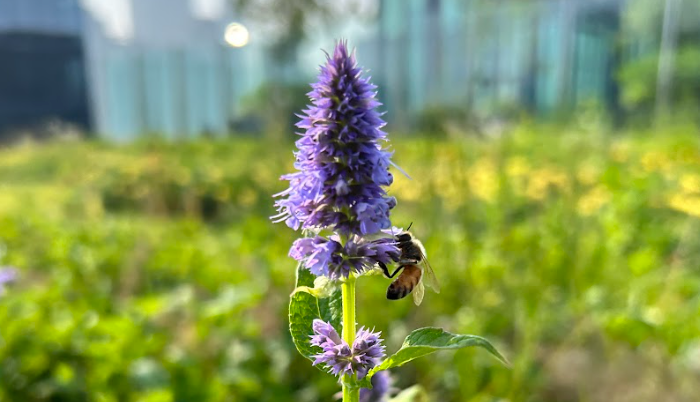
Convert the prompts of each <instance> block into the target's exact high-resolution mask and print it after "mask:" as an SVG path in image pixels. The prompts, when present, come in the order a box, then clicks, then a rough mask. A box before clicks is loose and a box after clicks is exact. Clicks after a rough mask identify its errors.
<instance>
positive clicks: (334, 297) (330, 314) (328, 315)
mask: <svg viewBox="0 0 700 402" xmlns="http://www.w3.org/2000/svg"><path fill="white" fill-rule="evenodd" d="M318 309H319V310H320V312H321V319H322V320H323V321H325V322H329V323H331V325H333V328H335V330H336V331H338V333H339V334H340V333H342V332H343V292H342V291H341V290H340V289H335V291H333V293H331V295H330V296H328V297H326V298H324V299H318Z"/></svg>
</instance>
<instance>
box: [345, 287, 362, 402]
mask: <svg viewBox="0 0 700 402" xmlns="http://www.w3.org/2000/svg"><path fill="white" fill-rule="evenodd" d="M343 339H344V340H345V342H347V343H348V345H350V347H352V344H353V342H355V277H354V276H353V274H352V273H351V274H350V276H349V277H348V279H347V280H346V281H345V282H343ZM359 400H360V388H359V387H358V386H357V378H356V376H355V375H354V374H353V375H349V374H348V375H345V376H344V377H343V402H358V401H359Z"/></svg>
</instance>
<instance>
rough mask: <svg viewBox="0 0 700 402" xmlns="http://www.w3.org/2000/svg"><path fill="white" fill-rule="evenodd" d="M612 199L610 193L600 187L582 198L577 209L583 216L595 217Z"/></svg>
mask: <svg viewBox="0 0 700 402" xmlns="http://www.w3.org/2000/svg"><path fill="white" fill-rule="evenodd" d="M610 197H611V196H610V191H609V190H608V189H607V188H605V187H603V186H600V185H599V186H596V187H594V188H593V189H591V190H590V191H589V192H587V193H586V194H584V195H583V196H581V198H579V200H578V203H577V204H576V208H577V210H578V212H579V213H580V214H581V215H585V216H589V215H593V214H594V213H596V212H598V210H599V209H600V208H601V207H603V206H604V205H605V204H607V203H608V202H609V201H610Z"/></svg>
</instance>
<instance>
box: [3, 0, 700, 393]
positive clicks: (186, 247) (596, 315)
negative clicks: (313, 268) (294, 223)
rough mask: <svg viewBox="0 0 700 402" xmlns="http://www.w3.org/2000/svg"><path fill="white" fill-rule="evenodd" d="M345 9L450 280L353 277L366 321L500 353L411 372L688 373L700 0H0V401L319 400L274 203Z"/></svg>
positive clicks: (401, 206) (435, 381)
mask: <svg viewBox="0 0 700 402" xmlns="http://www.w3.org/2000/svg"><path fill="white" fill-rule="evenodd" d="M106 4H110V5H111V6H106ZM51 7H56V8H51ZM120 10H121V11H120ZM124 10H127V11H124ZM125 16H126V17H125ZM232 23H233V24H235V25H232ZM241 27H243V29H244V30H245V31H243V30H242V29H241ZM180 31H182V32H180ZM244 33H245V35H244ZM246 35H248V36H246ZM340 36H344V37H347V38H348V39H349V41H350V44H351V45H356V46H357V48H358V50H357V57H358V60H359V62H360V64H362V65H365V66H367V67H368V68H371V70H372V71H371V75H373V76H374V78H373V81H374V82H375V84H378V85H379V98H380V99H381V100H382V101H383V102H384V103H385V106H384V108H385V109H384V110H386V111H387V114H386V115H385V118H386V120H387V121H388V122H389V124H388V126H387V127H386V129H387V131H388V132H389V133H390V135H389V138H390V141H391V142H390V143H391V147H392V148H393V150H394V151H395V153H394V161H395V162H396V163H397V164H398V165H400V166H401V167H402V168H403V169H404V170H406V171H407V172H408V173H409V174H410V176H411V178H412V179H408V178H406V177H405V176H403V175H401V174H399V173H398V172H394V173H395V174H394V177H395V181H394V184H393V185H392V186H391V187H390V188H389V193H390V195H393V196H395V197H396V198H397V200H398V206H397V207H396V208H395V209H394V210H393V214H392V220H393V223H394V224H395V225H396V226H400V227H406V226H408V224H409V223H411V222H413V227H412V229H413V232H414V233H415V234H416V235H417V236H419V238H421V239H422V240H423V242H424V244H425V246H426V249H427V250H428V253H429V257H430V261H431V265H432V266H433V268H434V269H435V271H436V275H437V276H438V278H439V280H440V282H441V285H442V292H441V293H440V294H439V295H438V294H434V293H431V292H427V293H426V297H425V300H424V302H423V304H422V305H421V306H419V307H416V306H414V305H413V303H412V302H411V301H410V299H405V300H403V301H398V302H394V301H387V300H386V299H385V292H386V287H387V286H388V284H389V281H388V280H385V279H383V278H381V277H379V276H376V277H370V278H368V279H363V280H361V281H360V282H359V284H358V285H359V290H358V314H359V317H358V321H359V322H360V323H361V324H363V325H369V326H371V327H375V328H376V329H377V330H381V331H382V333H383V334H384V337H385V339H386V342H387V349H388V351H393V350H396V349H398V347H399V346H400V343H401V342H402V340H403V339H404V337H405V336H406V335H407V334H408V333H409V332H410V330H411V329H413V328H416V327H421V326H442V327H444V328H445V329H447V330H449V331H452V332H456V333H473V334H479V335H483V336H485V337H486V338H488V339H489V340H491V341H492V342H493V343H494V344H495V345H496V346H497V347H498V348H499V350H501V351H502V352H503V353H504V355H506V357H507V358H508V359H509V360H510V362H511V366H510V367H504V366H503V365H501V364H500V363H499V362H498V361H496V360H495V359H493V358H492V357H490V356H488V355H487V354H485V353H480V352H478V351H471V350H462V351H458V352H456V353H438V354H436V357H435V359H436V360H437V361H431V363H430V364H427V363H426V362H427V360H426V361H421V360H418V361H416V362H415V363H416V364H412V365H407V366H406V367H401V368H398V369H395V370H393V371H392V375H393V376H394V378H395V385H396V387H397V388H400V389H401V388H405V387H408V386H410V385H412V384H414V383H417V384H419V385H420V386H421V387H422V388H423V390H424V394H423V395H419V396H418V397H416V398H415V399H407V400H430V401H432V400H435V401H506V400H507V401H658V400H664V401H693V400H695V398H696V396H697V395H698V393H699V392H700V385H699V384H700V363H699V362H700V321H698V317H699V316H700V264H699V263H698V261H700V137H699V136H698V135H699V134H700V130H699V129H698V124H700V121H699V120H698V117H697V116H698V114H697V110H698V106H700V2H698V1H697V0H684V1H682V2H681V1H679V0H666V1H647V0H629V1H615V0H610V1H604V0H599V1H588V2H583V1H582V2H579V1H574V0H565V1H557V0H541V1H503V2H498V4H497V5H494V3H492V2H491V3H489V2H486V1H478V0H472V1H468V2H461V1H450V0H442V1H434V0H433V1H422V0H412V1H408V2H405V4H404V3H403V2H401V1H390V0H385V1H381V2H371V1H359V0H357V1H349V0H348V1H343V2H338V3H333V2H325V1H320V0H317V1H315V0H295V1H279V2H275V1H243V0H240V1H235V2H225V1H221V2H219V1H213V0H207V1H204V0H199V1H194V0H192V1H190V0H183V1H180V0H177V1H174V0H173V2H172V3H167V4H166V3H163V2H162V1H158V0H138V1H135V2H131V1H128V0H123V1H114V2H112V1H111V0H110V1H109V2H107V1H106V0H103V1H99V0H95V1H77V0H76V1H73V0H69V1H44V0H31V1H29V0H18V1H14V0H4V1H0V53H1V56H0V60H3V62H2V64H3V65H2V66H0V106H1V107H0V130H1V131H0V132H1V133H2V135H1V136H0V139H2V142H3V144H2V148H1V149H0V265H3V266H7V267H12V269H13V270H14V272H15V273H16V277H15V278H14V280H13V281H11V282H9V283H7V284H6V285H4V291H3V292H2V295H1V296H0V400H2V401H29V402H34V401H37V402H38V401H60V402H68V401H70V402H74V401H76V402H77V401H100V402H101V401H105V402H107V401H110V402H111V401H139V402H169V401H173V402H174V401H178V402H180V401H182V402H189V401H286V400H289V401H317V400H332V399H333V395H334V393H335V392H336V391H337V384H336V383H335V382H334V380H333V379H332V378H331V377H330V376H326V375H324V374H322V373H321V372H320V371H318V370H317V369H316V368H313V367H311V366H310V365H309V364H308V363H309V362H308V361H307V360H305V359H304V358H302V357H301V356H299V355H298V353H297V352H296V350H295V348H294V345H293V344H292V341H291V338H290V336H289V333H288V329H287V325H288V320H287V302H288V297H289V294H290V292H291V290H292V288H293V283H294V267H295V266H296V264H295V262H294V261H293V260H292V259H291V258H290V257H288V256H287V253H288V250H289V246H290V244H291V242H292V241H293V239H294V238H295V234H294V233H293V232H292V231H291V230H290V229H288V228H286V227H285V226H284V225H273V224H272V223H271V222H270V220H269V216H271V215H274V213H275V210H274V208H273V200H272V198H271V195H272V194H274V193H276V192H279V191H281V190H283V189H284V188H285V186H286V183H285V182H282V181H279V176H280V175H282V174H284V173H287V172H289V171H291V170H292V163H293V155H292V150H293V148H294V144H293V141H294V139H295V136H294V135H293V133H294V129H293V126H292V124H293V123H294V122H295V120H296V119H297V118H296V117H295V116H294V113H297V112H299V111H300V110H301V109H302V108H303V106H304V105H305V103H306V101H305V99H304V93H305V92H307V91H308V89H307V88H308V87H307V84H306V83H307V82H310V81H312V80H313V75H314V74H315V72H316V70H315V68H316V66H317V65H318V64H320V63H321V62H322V61H323V57H324V55H323V53H322V52H321V51H320V50H319V48H324V49H326V50H330V49H332V47H333V44H334V38H338V37H340ZM244 39H245V40H244ZM6 61H7V62H6ZM422 363H423V364H422Z"/></svg>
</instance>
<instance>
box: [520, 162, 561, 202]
mask: <svg viewBox="0 0 700 402" xmlns="http://www.w3.org/2000/svg"><path fill="white" fill-rule="evenodd" d="M551 188H554V189H558V190H561V191H564V192H568V191H569V190H570V183H569V177H568V176H567V174H566V173H564V172H562V171H559V170H556V169H553V168H549V167H546V168H541V169H536V170H533V171H532V173H531V175H530V180H529V182H528V184H527V188H526V189H525V196H527V197H528V198H530V199H533V200H543V199H544V198H545V197H546V196H547V193H548V191H549V189H551Z"/></svg>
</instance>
